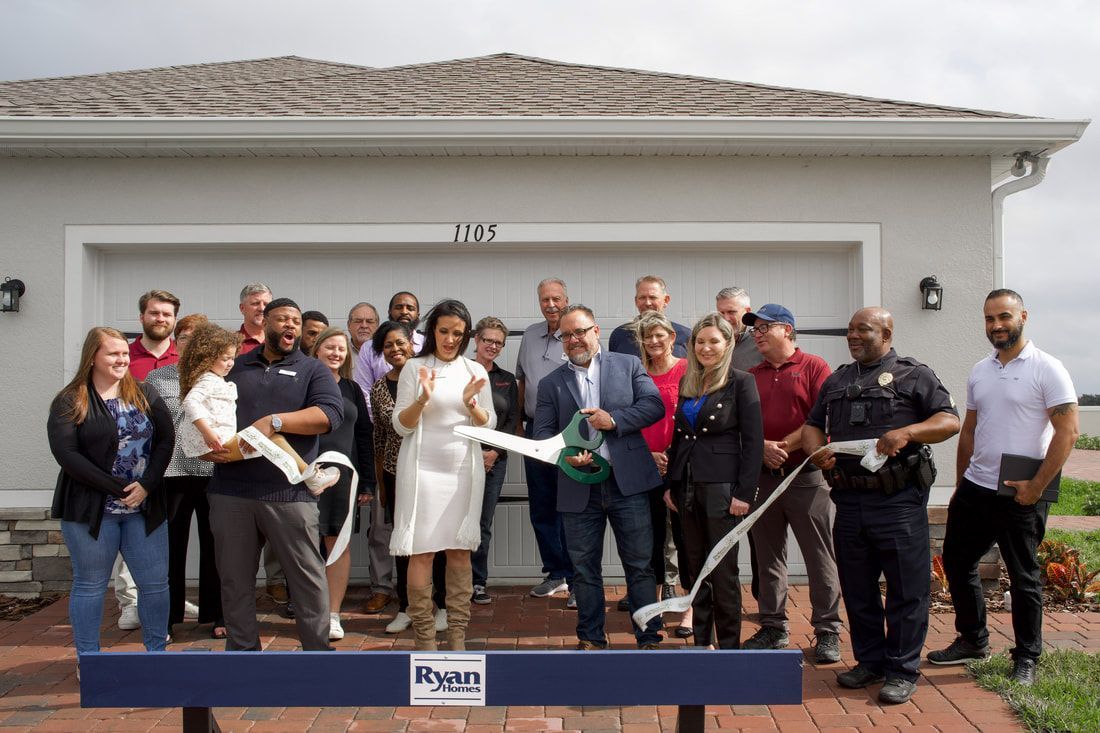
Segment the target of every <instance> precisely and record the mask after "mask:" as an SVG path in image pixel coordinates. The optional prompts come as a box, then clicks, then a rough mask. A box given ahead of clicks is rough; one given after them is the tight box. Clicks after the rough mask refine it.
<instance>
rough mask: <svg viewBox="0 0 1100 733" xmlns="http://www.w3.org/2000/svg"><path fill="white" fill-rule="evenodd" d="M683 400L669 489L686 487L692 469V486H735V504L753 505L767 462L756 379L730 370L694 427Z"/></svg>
mask: <svg viewBox="0 0 1100 733" xmlns="http://www.w3.org/2000/svg"><path fill="white" fill-rule="evenodd" d="M685 399H686V398H685V397H684V395H683V394H681V395H680V398H679V401H678V403H677V404H676V416H675V417H674V418H673V421H674V422H673V428H674V429H673V432H672V445H671V446H669V449H668V475H667V481H668V482H669V486H670V487H672V485H673V484H675V483H677V482H682V481H683V480H684V478H685V473H686V470H687V467H688V465H690V466H691V478H692V480H693V481H696V482H699V483H708V484H710V483H714V484H733V490H732V492H731V493H732V495H733V496H734V497H735V498H737V499H740V500H741V501H744V502H747V503H749V504H753V503H755V501H756V498H757V484H758V482H759V480H760V467H761V465H762V464H763V462H764V422H763V419H762V417H761V413H760V394H759V392H757V391H756V378H755V377H753V375H751V374H749V373H748V372H742V371H740V370H738V369H734V368H732V367H731V368H730V371H729V378H728V380H727V381H726V385H725V386H724V387H722V389H720V390H718V391H717V392H712V393H711V394H709V395H707V398H706V400H705V401H704V402H703V407H702V409H701V410H700V411H699V416H698V417H697V418H696V423H695V426H694V427H692V425H691V423H689V422H688V420H687V418H686V417H684V401H685Z"/></svg>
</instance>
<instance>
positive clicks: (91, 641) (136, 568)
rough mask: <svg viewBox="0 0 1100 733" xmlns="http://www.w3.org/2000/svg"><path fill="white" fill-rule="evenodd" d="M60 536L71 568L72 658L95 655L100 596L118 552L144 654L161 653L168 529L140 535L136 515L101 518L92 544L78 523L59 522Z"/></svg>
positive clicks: (165, 611)
mask: <svg viewBox="0 0 1100 733" xmlns="http://www.w3.org/2000/svg"><path fill="white" fill-rule="evenodd" d="M61 534H62V535H63V536H64V537H65V546H66V547H68V548H69V555H71V556H72V563H73V587H72V592H71V593H70V595H69V621H70V623H72V626H73V642H74V643H75V645H76V653H77V654H84V653H86V652H98V651H99V627H100V624H102V623H103V596H104V594H105V593H106V592H107V582H108V581H109V580H110V579H111V568H112V567H113V566H114V564H115V557H116V556H117V555H118V554H119V553H120V552H121V553H122V559H123V560H125V561H126V565H127V566H129V568H130V573H131V574H132V575H133V576H134V583H135V584H136V585H137V589H138V618H140V619H141V636H142V641H143V642H144V643H145V649H146V651H150V652H162V651H164V647H165V644H166V643H167V638H168V523H167V522H163V523H161V525H160V526H159V527H157V528H156V529H155V530H153V532H152V534H149V535H146V534H145V516H144V515H143V514H141V513H140V512H137V513H134V514H104V515H103V524H102V525H101V526H100V528H99V537H98V538H94V537H92V536H91V535H90V534H88V525H87V524H84V523H81V522H65V521H63V522H61Z"/></svg>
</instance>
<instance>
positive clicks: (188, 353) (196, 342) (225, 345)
mask: <svg viewBox="0 0 1100 733" xmlns="http://www.w3.org/2000/svg"><path fill="white" fill-rule="evenodd" d="M240 347H241V335H240V334H239V333H236V332H234V331H227V330H225V329H224V328H222V327H221V326H218V325H216V324H213V323H204V324H203V325H201V326H199V327H198V328H196V329H195V331H194V332H193V333H192V334H191V340H190V341H188V342H187V346H185V347H184V349H183V353H182V354H180V361H179V367H178V369H179V373H180V399H181V400H182V399H183V398H184V397H186V396H187V393H188V392H190V391H191V388H192V387H194V386H195V382H197V381H198V379H199V377H201V376H202V375H203V373H204V372H208V371H210V367H211V366H213V365H214V362H215V361H217V359H218V358H219V357H220V356H221V355H222V354H224V353H225V352H226V350H227V349H233V350H234V351H235V352H237V351H239V350H240Z"/></svg>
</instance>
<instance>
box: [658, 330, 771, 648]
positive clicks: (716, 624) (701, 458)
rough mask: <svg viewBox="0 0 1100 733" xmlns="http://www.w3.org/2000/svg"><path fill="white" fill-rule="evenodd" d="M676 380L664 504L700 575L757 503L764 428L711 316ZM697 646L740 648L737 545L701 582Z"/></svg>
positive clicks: (748, 379) (729, 338) (696, 333)
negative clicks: (675, 516) (675, 515)
mask: <svg viewBox="0 0 1100 733" xmlns="http://www.w3.org/2000/svg"><path fill="white" fill-rule="evenodd" d="M689 347H690V348H689V349H688V367H687V372H685V374H684V378H683V380H681V382H680V397H679V400H678V402H677V406H676V415H675V417H674V423H673V425H674V432H673V434H672V445H671V446H670V447H669V450H668V455H669V458H668V473H667V475H666V477H665V481H666V485H667V486H668V487H669V491H668V492H666V494H665V501H666V502H668V505H669V508H670V509H673V510H674V511H676V512H678V513H679V517H680V524H681V526H682V527H683V534H684V555H685V557H684V561H683V562H684V564H686V566H687V567H688V569H689V571H690V573H691V576H692V577H694V578H697V577H698V573H699V571H700V569H701V568H702V566H703V562H704V561H705V560H706V557H707V555H708V554H709V553H710V551H711V550H712V549H713V548H714V546H715V545H716V544H717V543H718V541H719V540H721V539H722V538H723V537H725V536H726V535H727V534H728V533H729V532H730V531H731V530H732V529H733V528H734V527H736V526H737V524H738V523H739V522H740V521H741V518H742V517H744V516H745V515H746V514H748V513H749V510H750V509H751V507H752V504H753V503H754V502H755V501H756V493H757V481H758V480H759V478H760V466H761V462H762V461H763V458H764V425H763V420H762V417H761V414H760V396H759V394H758V393H757V391H756V380H755V378H754V377H753V376H752V375H751V374H749V373H748V372H742V371H739V370H737V369H734V368H733V367H731V366H730V358H731V357H732V356H733V328H732V327H731V326H730V324H729V323H728V322H726V320H725V319H724V318H723V317H722V316H720V315H719V314H717V313H711V314H710V315H707V316H704V317H703V318H702V319H700V320H699V322H698V323H696V324H695V327H694V328H693V329H692V330H691V342H690V344H689ZM692 610H693V612H694V619H693V630H694V632H695V645H696V646H713V645H714V644H717V646H718V647H719V648H720V649H738V648H740V646H741V586H740V581H739V579H738V577H737V548H736V547H734V548H733V549H731V550H730V551H729V553H728V554H727V555H726V556H725V557H724V558H723V559H722V562H721V563H719V565H718V567H716V568H715V569H714V571H713V572H711V574H710V575H709V576H708V577H707V578H706V580H704V581H703V584H702V586H701V587H700V588H699V592H698V594H697V595H696V596H695V600H694V602H693V603H692Z"/></svg>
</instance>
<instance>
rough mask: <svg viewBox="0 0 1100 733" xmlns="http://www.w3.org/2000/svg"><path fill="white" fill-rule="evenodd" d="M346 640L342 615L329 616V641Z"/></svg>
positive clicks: (332, 614)
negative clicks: (341, 623)
mask: <svg viewBox="0 0 1100 733" xmlns="http://www.w3.org/2000/svg"><path fill="white" fill-rule="evenodd" d="M343 638H344V627H343V626H341V625H340V614H338V613H330V614H329V615H328V640H329V641H339V640H340V639H343Z"/></svg>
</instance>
